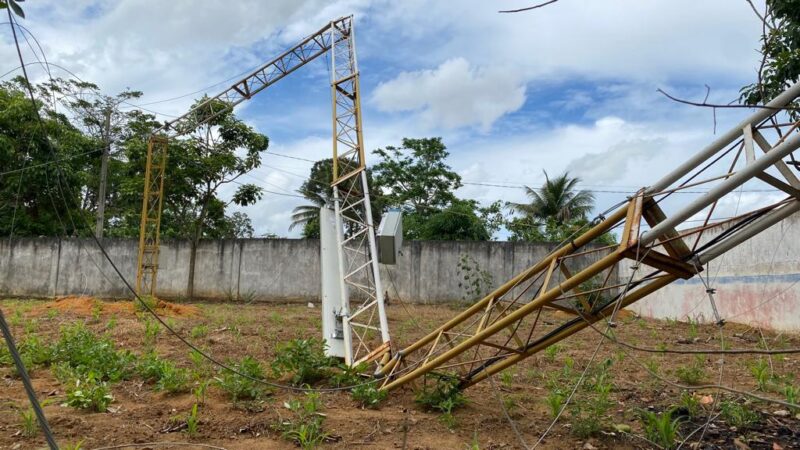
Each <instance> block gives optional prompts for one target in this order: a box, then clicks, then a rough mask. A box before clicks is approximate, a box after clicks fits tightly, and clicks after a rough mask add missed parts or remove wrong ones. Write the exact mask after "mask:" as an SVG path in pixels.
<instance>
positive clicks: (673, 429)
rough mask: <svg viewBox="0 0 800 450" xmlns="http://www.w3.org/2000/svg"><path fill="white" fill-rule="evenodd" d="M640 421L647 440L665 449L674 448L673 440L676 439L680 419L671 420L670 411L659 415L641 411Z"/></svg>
mask: <svg viewBox="0 0 800 450" xmlns="http://www.w3.org/2000/svg"><path fill="white" fill-rule="evenodd" d="M641 421H642V425H643V427H644V434H645V436H646V437H647V439H649V440H651V441H653V442H655V443H656V444H658V445H660V446H661V447H663V448H665V449H671V448H675V440H676V438H677V437H678V427H679V426H680V422H681V418H680V417H676V418H674V419H673V418H672V412H671V411H665V412H663V413H661V414H656V413H654V412H652V411H642V412H641Z"/></svg>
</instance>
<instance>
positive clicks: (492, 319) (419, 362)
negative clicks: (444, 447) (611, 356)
mask: <svg viewBox="0 0 800 450" xmlns="http://www.w3.org/2000/svg"><path fill="white" fill-rule="evenodd" d="M798 94H800V83H798V84H797V85H795V86H793V87H792V88H790V89H789V90H787V91H786V92H784V93H783V94H781V95H780V96H778V97H777V98H776V99H775V100H773V101H772V102H770V104H769V105H768V106H769V107H767V108H761V109H758V110H757V112H756V113H755V114H753V115H752V116H751V117H749V118H748V119H746V120H745V121H743V122H742V123H740V124H739V125H738V126H736V127H734V128H733V129H732V130H730V131H729V132H728V133H726V134H724V135H722V136H721V137H719V138H718V139H717V140H716V141H715V142H714V143H712V144H710V145H709V146H708V147H706V148H705V149H703V150H701V151H700V152H699V153H698V154H696V155H695V156H694V157H692V158H691V159H689V160H688V161H686V162H685V163H684V164H682V165H681V166H680V167H678V168H676V169H675V170H673V171H672V172H671V173H669V174H668V175H666V176H665V177H664V178H662V179H661V180H659V181H658V182H656V183H655V184H653V185H652V186H650V187H648V188H643V189H642V190H640V191H639V192H638V193H637V194H636V195H634V196H632V197H631V198H630V199H629V200H628V201H627V202H625V203H624V206H622V207H621V208H619V209H617V210H616V211H614V212H612V213H610V214H609V215H608V216H607V217H603V216H600V217H598V218H597V219H596V220H595V221H594V222H592V223H591V224H590V225H588V226H587V227H586V229H585V230H583V232H582V233H578V234H576V235H575V236H574V237H573V239H572V240H569V241H568V242H566V243H565V244H563V245H561V246H560V247H559V248H557V249H556V250H554V251H553V252H552V253H551V254H550V255H548V256H547V257H546V258H544V259H543V260H541V261H539V262H538V263H536V264H535V265H533V266H532V267H530V268H529V269H527V270H525V271H524V272H522V273H520V274H519V275H517V276H516V277H514V278H513V279H511V280H509V281H508V282H507V283H505V284H504V285H502V286H500V287H499V288H497V289H496V290H495V291H494V292H492V293H490V294H489V295H487V296H486V297H485V298H483V299H481V300H480V301H478V302H477V303H475V304H474V305H472V306H471V307H469V308H468V309H466V310H465V311H463V312H462V313H461V314H459V315H457V316H456V317H454V318H453V319H451V320H450V321H448V322H447V323H445V324H444V325H442V326H440V327H439V328H437V329H436V330H434V331H433V332H431V333H429V334H428V335H427V336H425V337H423V338H422V339H420V340H419V341H417V342H415V343H413V344H411V345H409V346H408V347H406V348H404V349H402V350H401V351H399V352H397V353H396V354H395V356H394V358H393V359H392V360H391V361H390V362H388V363H387V364H386V365H384V367H383V368H382V370H381V375H383V376H385V377H386V379H385V381H384V384H383V387H382V388H383V389H393V388H396V387H399V386H402V385H405V384H407V383H411V382H416V381H417V380H419V379H420V378H421V377H423V376H435V377H446V378H452V379H454V380H457V381H458V383H459V385H460V386H461V387H468V386H471V385H473V384H475V383H477V382H479V381H481V380H484V379H486V378H487V377H489V376H491V375H493V374H496V373H498V372H500V371H502V370H503V369H505V368H507V367H509V366H512V365H514V364H516V363H517V362H519V361H521V360H522V359H525V358H527V357H529V356H531V355H533V354H535V353H537V352H539V351H541V350H543V349H545V348H547V347H548V346H550V345H552V344H554V343H556V342H559V341H561V340H563V339H565V338H567V337H568V336H570V335H572V334H574V333H576V332H578V331H580V330H582V329H584V328H586V327H587V326H589V325H590V324H592V323H595V322H597V321H600V320H607V321H608V322H609V325H610V326H613V325H614V317H615V315H616V311H618V310H619V308H622V307H625V306H627V305H630V304H631V303H633V302H636V301H637V300H640V299H641V298H643V297H645V296H647V295H649V294H650V293H653V292H655V291H656V290H658V289H661V288H662V287H664V286H666V285H668V284H670V283H672V282H673V281H675V280H678V279H688V278H691V277H693V276H699V277H701V278H702V277H703V267H704V266H705V265H706V264H707V263H708V262H709V261H711V260H713V259H714V258H716V257H718V256H720V255H722V254H724V253H725V252H727V251H729V250H730V249H732V248H734V247H735V246H737V245H739V244H740V243H742V242H744V241H745V240H747V239H749V238H751V237H753V236H755V235H756V234H758V233H760V232H761V231H763V230H765V229H767V228H768V227H770V226H772V225H775V224H776V223H778V222H780V221H781V220H782V219H784V218H786V217H788V216H789V215H791V214H793V213H795V212H797V211H800V181H798V178H797V177H796V176H795V174H794V173H793V172H792V170H790V169H789V167H788V166H787V164H786V163H784V162H783V159H784V158H787V157H788V158H791V161H792V163H793V162H794V156H793V152H794V151H795V150H796V149H797V148H798V147H800V133H798V124H800V122H798V123H792V122H791V121H790V122H789V123H780V119H781V118H784V117H785V116H786V114H783V113H782V112H781V111H780V108H781V107H783V106H785V105H787V104H788V103H789V102H790V101H792V100H793V99H794V98H796V97H797V96H798ZM701 176H702V178H701ZM756 180H760V181H761V182H763V183H766V185H768V186H764V185H763V184H762V188H763V187H770V186H771V187H772V188H777V189H778V190H780V191H783V192H784V193H786V194H788V195H789V196H788V197H787V198H785V199H784V200H781V201H778V202H776V203H773V204H769V205H765V206H762V207H760V208H757V209H753V210H751V211H747V212H744V213H741V214H737V215H736V217H733V218H728V219H726V220H724V222H728V223H727V225H726V227H727V228H725V231H724V232H722V233H719V234H718V235H717V236H716V237H714V238H710V239H705V241H704V240H702V239H701V238H702V236H703V232H704V231H705V230H707V229H709V228H711V227H713V226H717V225H720V224H721V222H719V221H715V220H711V217H712V214H713V213H714V210H715V209H716V207H717V204H718V202H719V201H720V200H723V199H724V198H725V197H726V196H732V195H735V190H736V189H737V188H739V187H740V186H742V185H743V184H744V183H747V182H753V183H758V181H756ZM700 185H702V186H703V187H704V188H707V189H708V191H707V192H706V193H703V194H702V195H700V196H698V197H697V198H695V199H694V200H693V201H691V202H689V203H688V204H686V205H683V206H682V207H680V208H679V209H677V211H675V212H674V213H672V214H671V215H667V214H665V213H664V210H663V209H662V207H661V206H662V204H663V203H664V201H665V200H666V199H667V198H668V197H670V196H671V195H672V194H674V193H675V192H676V191H680V190H685V189H688V188H691V187H696V186H700ZM734 198H735V197H734ZM734 204H735V202H734ZM693 217H703V218H704V220H703V219H699V220H702V225H701V226H699V227H698V226H696V224H694V225H691V224H689V222H688V220H690V218H693ZM648 228H649V229H648ZM612 230H616V231H620V232H621V237H620V243H619V244H618V245H613V246H608V247H599V248H598V247H597V245H592V244H590V243H591V242H592V241H593V240H595V239H596V238H597V237H599V236H601V235H602V234H603V233H607V232H609V231H612ZM679 230H680V231H679ZM624 260H630V261H629V263H627V264H625V263H623V264H620V263H621V262H623V261H624ZM619 267H622V268H623V269H621V271H622V272H624V274H618V273H615V271H616V270H619V269H618V268H619ZM707 292H708V295H709V301H710V302H711V306H712V308H713V310H714V311H715V313H716V306H715V304H714V296H713V289H710V288H708V290H707ZM545 309H550V310H557V311H559V312H561V314H555V315H552V314H551V315H548V322H549V323H547V324H545V323H543V321H542V320H541V313H542V311H543V310H545ZM718 319H723V318H718ZM553 320H556V321H557V323H552V321H553Z"/></svg>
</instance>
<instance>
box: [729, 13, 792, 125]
mask: <svg viewBox="0 0 800 450" xmlns="http://www.w3.org/2000/svg"><path fill="white" fill-rule="evenodd" d="M762 20H763V21H764V27H763V28H764V34H763V35H762V37H761V55H762V63H761V65H760V67H759V70H758V79H757V81H756V82H755V83H752V84H749V85H747V86H745V87H744V88H742V91H741V101H742V102H743V103H744V104H747V105H763V104H765V103H767V102H769V101H770V100H772V99H773V98H774V97H775V96H777V95H778V94H780V93H781V92H783V91H784V90H786V89H787V88H788V87H789V86H791V85H792V84H794V83H795V82H796V81H798V80H800V1H799V0H767V2H766V11H765V14H764V15H763V16H762ZM793 105H794V106H795V107H798V106H800V102H798V101H797V100H795V101H794V102H793ZM790 115H791V117H792V118H793V119H797V118H798V117H800V112H798V111H797V110H793V111H790Z"/></svg>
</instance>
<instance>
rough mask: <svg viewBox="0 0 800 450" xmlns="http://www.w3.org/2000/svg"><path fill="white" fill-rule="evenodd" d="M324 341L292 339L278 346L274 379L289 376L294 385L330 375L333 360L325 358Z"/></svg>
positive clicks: (308, 382) (274, 364)
mask: <svg viewBox="0 0 800 450" xmlns="http://www.w3.org/2000/svg"><path fill="white" fill-rule="evenodd" d="M325 346H326V344H325V341H323V340H320V339H315V338H310V339H293V340H291V341H289V342H286V343H284V344H281V345H279V346H278V348H277V351H276V354H275V360H274V361H273V362H272V372H273V373H274V374H275V376H276V377H281V376H283V375H286V374H291V382H292V383H293V384H295V385H301V384H310V383H313V382H315V381H318V380H320V379H321V378H324V377H326V376H328V375H329V374H330V367H331V366H332V365H333V359H332V358H329V357H327V356H325Z"/></svg>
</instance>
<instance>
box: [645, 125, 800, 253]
mask: <svg viewBox="0 0 800 450" xmlns="http://www.w3.org/2000/svg"><path fill="white" fill-rule="evenodd" d="M798 147H800V135H795V136H794V137H792V138H791V139H789V140H786V141H784V142H783V143H781V144H780V145H778V146H777V147H775V148H773V149H772V150H770V151H769V153H767V154H765V155H764V156H762V157H761V158H759V159H757V160H755V161H753V162H752V163H750V164H748V165H747V166H745V167H744V168H743V169H742V170H740V171H738V172H736V173H735V174H734V175H732V176H731V177H730V178H728V179H727V180H725V181H724V182H722V183H720V184H718V185H717V186H715V187H714V188H713V189H711V190H710V191H708V193H706V194H704V195H702V196H700V197H698V198H696V199H695V200H694V201H692V202H691V203H689V204H688V205H686V206H684V207H683V208H681V209H680V210H679V211H678V212H676V213H675V214H673V215H672V216H670V217H668V218H666V219H665V220H664V221H662V222H660V223H659V224H658V225H656V226H654V227H653V228H651V229H650V231H648V232H646V233H644V234H642V237H641V239H640V242H641V245H647V244H649V243H651V242H653V241H654V240H656V239H657V238H658V237H660V236H662V235H663V234H664V233H666V232H667V231H668V230H670V229H672V228H674V227H675V226H676V225H678V224H680V223H681V222H683V221H684V220H686V219H688V218H689V217H691V216H692V215H693V214H695V213H697V212H699V211H701V210H702V209H703V208H705V207H707V206H708V205H710V204H711V203H713V202H714V201H716V200H718V199H719V198H721V197H722V196H723V195H725V194H727V193H729V192H731V191H733V190H734V189H736V188H737V187H739V186H740V185H742V184H744V183H745V182H746V181H747V180H749V179H751V178H753V177H755V176H756V175H758V174H760V173H761V172H763V171H764V170H765V169H766V168H768V167H769V166H771V165H773V164H775V162H777V161H780V160H781V159H782V158H783V157H784V156H786V155H788V154H789V153H791V152H793V151H795V150H796V149H797V148H798Z"/></svg>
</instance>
